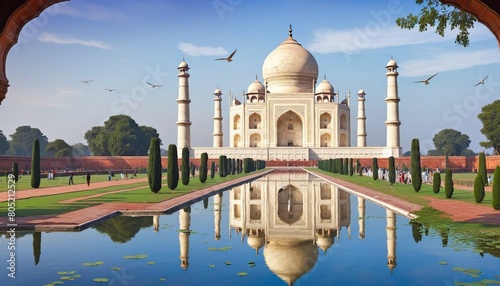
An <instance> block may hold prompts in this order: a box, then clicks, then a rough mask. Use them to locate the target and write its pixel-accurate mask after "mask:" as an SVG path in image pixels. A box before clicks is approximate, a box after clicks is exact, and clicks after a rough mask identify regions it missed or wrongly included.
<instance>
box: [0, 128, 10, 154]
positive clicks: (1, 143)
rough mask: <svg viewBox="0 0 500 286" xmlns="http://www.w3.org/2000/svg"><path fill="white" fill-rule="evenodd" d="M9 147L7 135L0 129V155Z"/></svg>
mask: <svg viewBox="0 0 500 286" xmlns="http://www.w3.org/2000/svg"><path fill="white" fill-rule="evenodd" d="M9 149H10V144H9V141H8V140H7V137H5V135H4V134H3V131H2V130H0V155H4V154H5V153H7V151H9Z"/></svg>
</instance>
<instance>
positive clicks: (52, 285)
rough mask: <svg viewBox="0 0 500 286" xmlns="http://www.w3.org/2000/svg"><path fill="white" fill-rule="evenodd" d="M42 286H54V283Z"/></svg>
mask: <svg viewBox="0 0 500 286" xmlns="http://www.w3.org/2000/svg"><path fill="white" fill-rule="evenodd" d="M43 286H56V284H54V283H49V284H44V285H43Z"/></svg>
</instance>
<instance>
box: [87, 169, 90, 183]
mask: <svg viewBox="0 0 500 286" xmlns="http://www.w3.org/2000/svg"><path fill="white" fill-rule="evenodd" d="M87 186H90V172H88V173H87Z"/></svg>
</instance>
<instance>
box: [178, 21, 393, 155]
mask: <svg viewBox="0 0 500 286" xmlns="http://www.w3.org/2000/svg"><path fill="white" fill-rule="evenodd" d="M397 68H398V65H397V63H396V61H394V60H393V59H390V61H389V62H388V63H387V65H386V76H387V97H386V98H385V101H386V103H387V119H386V121H385V125H386V133H387V143H386V146H383V147H367V146H366V137H367V130H366V116H365V95H366V94H365V91H364V90H363V89H361V90H359V91H358V94H357V101H358V111H357V146H356V147H352V146H350V144H351V143H350V142H351V134H352V133H353V130H354V128H353V127H352V126H351V99H350V94H348V95H347V96H346V97H345V99H343V100H342V101H341V99H340V95H339V94H338V93H336V92H335V89H334V87H333V86H332V84H331V83H330V82H329V81H328V80H327V79H326V76H325V78H324V79H323V80H322V81H321V82H320V83H319V84H318V82H317V80H318V70H319V68H318V63H317V62H316V59H315V58H314V56H313V55H312V54H311V53H310V52H309V51H308V50H307V49H305V48H304V47H303V46H302V45H301V44H299V43H298V42H297V41H296V40H295V39H294V38H293V37H292V30H291V27H290V30H289V36H288V37H287V38H286V39H285V40H284V41H283V42H282V43H281V44H280V45H278V47H277V48H276V49H275V50H273V51H272V52H271V53H270V54H269V55H268V56H267V58H266V59H265V60H264V63H263V65H262V76H263V82H261V81H259V80H258V79H257V78H256V79H255V80H254V81H253V82H252V83H251V84H250V85H249V86H248V89H247V93H246V94H244V95H243V96H242V97H243V98H242V100H241V101H240V100H238V99H236V98H235V97H233V96H232V95H231V99H230V101H231V102H230V110H229V120H227V122H228V125H229V133H228V134H227V135H226V136H229V146H228V147H223V143H222V142H223V136H224V133H223V131H222V121H223V117H222V92H221V90H220V89H218V88H217V89H216V90H215V92H214V116H213V122H214V131H213V147H196V148H192V147H191V133H190V132H191V131H190V126H191V121H190V116H189V115H190V111H189V104H190V102H191V100H190V99H189V82H188V80H189V76H190V75H189V73H188V71H189V66H188V64H187V63H186V62H185V61H182V62H181V64H180V65H179V67H178V70H179V73H178V77H179V98H178V99H177V103H178V121H177V126H178V139H177V140H178V142H177V147H178V148H183V147H189V148H192V150H193V151H192V152H191V156H193V157H194V158H199V157H200V156H201V153H203V152H206V153H208V156H209V158H218V157H219V156H220V155H226V156H228V157H231V158H246V157H249V158H250V157H251V158H254V159H261V160H266V161H269V160H318V159H324V158H332V157H350V158H373V157H389V156H394V157H399V156H400V155H401V147H400V134H399V126H400V125H401V122H400V121H399V101H400V98H399V97H398V86H397V77H398V71H397Z"/></svg>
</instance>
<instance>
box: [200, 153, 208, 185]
mask: <svg viewBox="0 0 500 286" xmlns="http://www.w3.org/2000/svg"><path fill="white" fill-rule="evenodd" d="M207 174H208V154H207V153H206V152H204V153H201V160H200V171H199V173H198V177H199V178H200V183H205V182H206V181H207Z"/></svg>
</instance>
